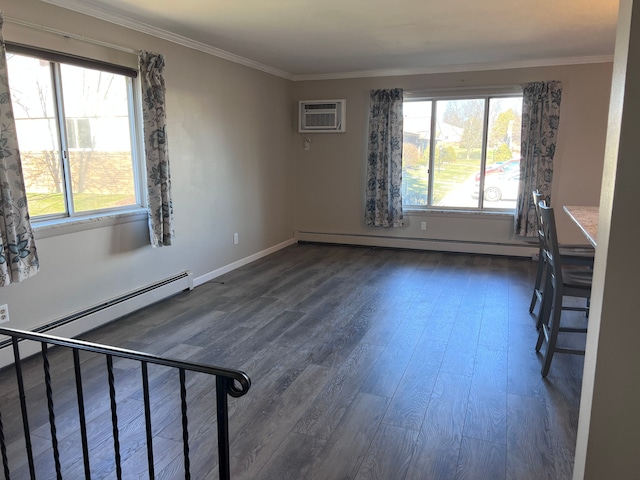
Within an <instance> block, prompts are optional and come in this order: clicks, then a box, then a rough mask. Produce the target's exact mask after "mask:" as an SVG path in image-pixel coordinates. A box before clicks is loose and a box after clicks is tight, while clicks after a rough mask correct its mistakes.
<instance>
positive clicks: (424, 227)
mask: <svg viewBox="0 0 640 480" xmlns="http://www.w3.org/2000/svg"><path fill="white" fill-rule="evenodd" d="M426 229H427V222H420V230H426Z"/></svg>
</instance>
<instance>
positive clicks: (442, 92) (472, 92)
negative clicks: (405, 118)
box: [402, 85, 523, 217]
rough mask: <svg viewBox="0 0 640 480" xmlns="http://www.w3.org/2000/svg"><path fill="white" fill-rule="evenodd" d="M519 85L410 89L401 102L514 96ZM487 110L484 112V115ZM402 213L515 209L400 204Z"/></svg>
mask: <svg viewBox="0 0 640 480" xmlns="http://www.w3.org/2000/svg"><path fill="white" fill-rule="evenodd" d="M522 93H523V92H522V86H521V85H496V86H481V87H464V86H461V87H454V88H434V89H430V90H411V91H405V92H404V94H403V96H404V100H403V102H407V101H409V102H420V101H425V102H426V101H432V102H435V101H438V100H464V99H474V98H483V99H490V98H499V97H514V96H518V95H522ZM486 116H487V112H485V117H486ZM482 148H483V151H484V150H485V149H486V145H483V147H482ZM402 211H403V214H405V215H409V216H418V215H422V214H425V213H429V214H431V213H434V214H443V215H450V214H454V215H455V214H458V215H460V216H468V215H486V216H496V215H498V216H500V215H504V216H511V217H513V215H514V214H515V209H514V210H511V209H504V208H490V207H489V208H487V207H486V206H485V205H484V202H483V206H482V208H480V207H478V208H466V207H443V206H427V205H425V206H420V205H404V204H403V206H402Z"/></svg>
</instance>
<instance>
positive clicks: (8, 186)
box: [0, 12, 39, 287]
mask: <svg viewBox="0 0 640 480" xmlns="http://www.w3.org/2000/svg"><path fill="white" fill-rule="evenodd" d="M3 23H4V19H3V15H2V12H0V195H1V197H0V236H1V237H2V243H0V287H4V286H5V285H9V284H10V283H15V282H21V281H22V280H26V279H27V278H29V277H31V276H33V275H35V274H36V273H38V269H39V263H38V254H37V252H36V244H35V241H34V239H33V230H31V223H30V222H29V210H28V208H27V193H26V191H25V188H24V179H23V177H22V164H21V162H20V151H19V150H18V138H17V136H16V125H15V121H14V119H13V107H12V106H11V93H10V91H9V79H8V76H7V52H6V48H5V44H4V39H3V38H2V26H3Z"/></svg>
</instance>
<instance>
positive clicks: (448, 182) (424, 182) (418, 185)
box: [402, 158, 491, 205]
mask: <svg viewBox="0 0 640 480" xmlns="http://www.w3.org/2000/svg"><path fill="white" fill-rule="evenodd" d="M490 164H491V163H487V166H488V165H490ZM479 170H480V160H479V159H473V158H472V159H469V160H467V159H460V158H459V159H457V160H455V161H453V162H449V163H446V164H442V165H440V166H438V165H437V164H436V166H435V172H434V177H433V191H434V192H433V193H434V195H433V204H434V205H437V204H438V203H439V202H440V201H441V200H442V199H443V198H444V197H445V196H446V195H447V194H448V193H449V192H450V191H452V190H453V189H455V188H456V187H457V186H458V185H459V184H460V183H462V182H464V181H465V180H467V179H468V178H469V177H471V176H473V175H475V174H477V173H478V171H479ZM428 178H429V169H428V168H427V167H426V166H419V167H416V168H410V167H407V168H406V169H405V175H404V179H403V182H404V183H405V189H404V191H403V192H402V196H403V203H404V204H405V205H426V204H427V190H428Z"/></svg>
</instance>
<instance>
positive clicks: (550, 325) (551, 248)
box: [536, 201, 593, 377]
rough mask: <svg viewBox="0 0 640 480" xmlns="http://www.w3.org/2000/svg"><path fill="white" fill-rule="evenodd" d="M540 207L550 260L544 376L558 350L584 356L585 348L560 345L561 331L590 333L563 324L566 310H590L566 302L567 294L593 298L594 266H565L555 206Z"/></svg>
mask: <svg viewBox="0 0 640 480" xmlns="http://www.w3.org/2000/svg"><path fill="white" fill-rule="evenodd" d="M538 207H539V209H540V220H539V221H540V230H541V231H542V238H543V242H544V249H543V253H544V256H545V261H546V267H545V269H546V280H545V287H544V291H543V300H542V307H541V310H542V313H541V314H540V316H539V323H540V325H539V327H540V329H539V333H538V342H537V343H536V352H539V351H540V349H541V347H542V344H543V343H544V342H545V341H546V343H547V348H546V351H545V355H544V363H543V366H542V376H543V377H546V376H547V374H548V373H549V367H550V366H551V360H552V359H553V355H554V353H570V354H578V355H584V350H581V349H576V348H566V347H559V346H558V345H557V341H558V334H559V333H562V332H565V333H586V331H587V329H586V328H585V327H577V328H573V327H564V326H562V325H561V316H562V311H563V310H564V311H566V310H572V311H586V312H588V305H587V306H586V307H571V306H565V305H564V304H563V299H564V298H565V297H579V298H584V299H586V300H587V301H588V299H589V298H590V297H591V281H592V272H593V269H592V268H590V267H588V266H586V267H585V266H575V265H574V266H569V267H563V265H562V260H563V258H564V257H562V255H561V254H560V249H559V246H558V236H557V232H556V223H555V216H554V213H553V208H550V207H547V206H546V205H545V204H544V202H543V201H541V202H540V203H539V204H538Z"/></svg>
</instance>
